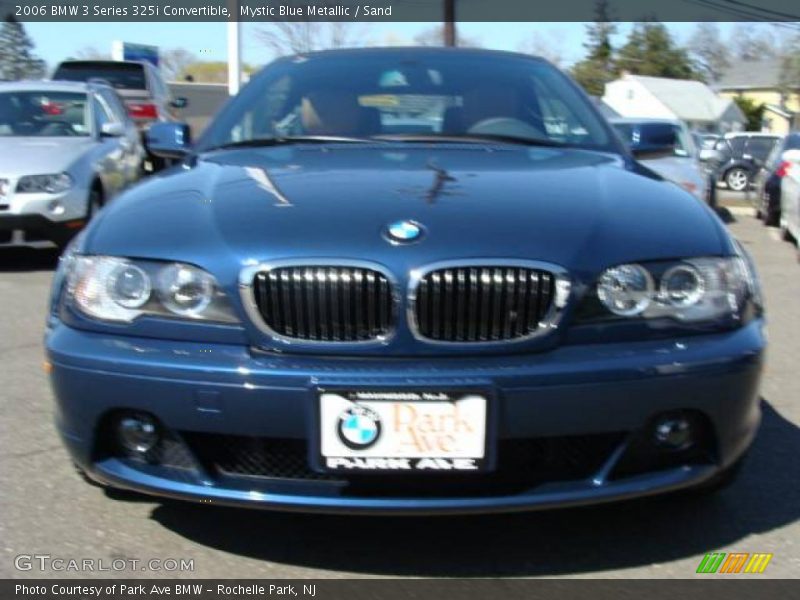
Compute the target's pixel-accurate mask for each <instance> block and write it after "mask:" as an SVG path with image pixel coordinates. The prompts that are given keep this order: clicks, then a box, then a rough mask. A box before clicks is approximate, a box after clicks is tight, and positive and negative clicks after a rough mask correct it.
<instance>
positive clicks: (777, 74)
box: [714, 58, 800, 135]
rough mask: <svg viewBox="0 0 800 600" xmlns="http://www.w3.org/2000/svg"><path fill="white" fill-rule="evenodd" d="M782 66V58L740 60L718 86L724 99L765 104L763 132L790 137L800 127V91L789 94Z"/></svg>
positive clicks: (732, 66)
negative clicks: (789, 134) (783, 82)
mask: <svg viewBox="0 0 800 600" xmlns="http://www.w3.org/2000/svg"><path fill="white" fill-rule="evenodd" d="M782 63H783V61H782V59H780V58H770V59H764V60H759V61H739V62H737V63H736V64H734V65H731V67H730V68H729V69H727V70H726V71H725V73H723V74H722V76H721V77H720V79H719V81H718V82H717V83H716V84H715V85H714V87H715V88H716V89H717V91H718V92H719V95H720V96H723V97H726V98H736V97H741V98H747V99H749V100H751V101H752V102H754V103H755V104H756V105H758V104H763V105H764V117H763V120H762V130H763V131H768V132H770V133H778V134H782V135H783V134H786V133H788V132H789V131H790V130H791V129H797V128H800V90H795V91H794V92H788V91H786V90H785V89H784V87H783V86H782V85H781V79H782V77H781V76H782V72H783V64H782Z"/></svg>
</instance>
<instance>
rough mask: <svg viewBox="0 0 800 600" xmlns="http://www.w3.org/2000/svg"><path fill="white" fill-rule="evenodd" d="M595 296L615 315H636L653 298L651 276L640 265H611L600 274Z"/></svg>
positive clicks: (643, 309) (641, 311)
mask: <svg viewBox="0 0 800 600" xmlns="http://www.w3.org/2000/svg"><path fill="white" fill-rule="evenodd" d="M597 296H598V297H599V298H600V301H601V302H602V303H603V304H604V305H605V306H606V308H607V309H608V310H610V311H611V312H612V313H614V314H615V315H619V316H621V317H630V316H633V315H638V314H641V313H643V312H644V311H645V309H646V308H647V307H648V306H649V305H650V302H651V301H652V299H653V278H652V277H651V276H650V273H649V272H648V271H647V269H645V268H644V267H642V266H640V265H620V266H619V267H613V268H611V269H608V270H607V271H606V272H605V273H603V274H602V275H601V276H600V280H599V281H598V282H597Z"/></svg>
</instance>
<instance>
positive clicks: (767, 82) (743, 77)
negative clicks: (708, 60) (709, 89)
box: [714, 58, 782, 90]
mask: <svg viewBox="0 0 800 600" xmlns="http://www.w3.org/2000/svg"><path fill="white" fill-rule="evenodd" d="M781 70H782V61H781V59H780V58H765V59H764V60H758V61H736V62H735V63H734V64H732V65H731V66H730V67H729V68H728V69H726V70H725V72H724V73H723V74H722V76H721V77H720V78H719V81H717V82H716V83H715V84H714V87H715V88H716V89H718V90H746V89H763V88H767V89H769V88H777V87H778V86H779V85H780V81H781Z"/></svg>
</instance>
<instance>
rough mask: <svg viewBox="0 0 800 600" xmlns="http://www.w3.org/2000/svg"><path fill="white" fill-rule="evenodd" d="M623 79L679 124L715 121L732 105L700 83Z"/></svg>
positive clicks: (636, 77)
mask: <svg viewBox="0 0 800 600" xmlns="http://www.w3.org/2000/svg"><path fill="white" fill-rule="evenodd" d="M625 77H626V78H627V79H630V80H633V81H636V82H638V83H640V84H641V85H642V86H644V87H645V88H647V90H648V91H649V92H650V93H651V94H653V95H654V96H655V97H656V98H658V99H659V100H660V101H661V102H662V103H663V104H664V106H666V107H667V108H668V109H669V110H670V111H671V112H672V113H673V114H674V115H675V116H676V117H677V118H678V119H681V120H682V121H706V122H711V121H716V120H718V119H719V118H720V117H721V116H722V115H723V114H724V113H725V112H726V111H727V110H728V109H729V107H730V105H731V102H732V100H730V99H728V98H721V97H720V96H718V95H717V94H716V93H715V92H714V91H713V90H712V89H711V88H710V87H708V86H707V85H706V84H705V83H703V82H702V81H692V80H690V79H667V78H664V77H645V76H643V75H626V76H625Z"/></svg>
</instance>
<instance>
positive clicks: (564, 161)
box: [90, 144, 729, 273]
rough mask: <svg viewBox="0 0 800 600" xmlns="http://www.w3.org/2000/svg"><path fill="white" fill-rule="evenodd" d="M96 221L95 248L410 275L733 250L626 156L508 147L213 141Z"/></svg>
mask: <svg viewBox="0 0 800 600" xmlns="http://www.w3.org/2000/svg"><path fill="white" fill-rule="evenodd" d="M404 219H410V220H414V221H417V222H419V223H420V224H422V226H423V228H424V230H425V234H424V236H423V237H422V238H421V239H420V241H418V242H417V243H412V244H408V245H391V244H389V243H387V241H386V239H385V238H384V236H383V232H384V229H385V227H386V225H387V224H389V223H392V222H394V221H397V220H404ZM99 225H102V226H98V227H93V228H92V230H91V236H90V239H91V250H92V251H93V252H97V253H109V254H121V255H129V256H131V255H133V256H143V257H145V256H151V257H155V258H169V259H176V260H186V261H188V262H198V261H208V262H207V263H206V264H207V265H208V264H212V265H213V264H219V266H220V268H223V267H225V266H227V265H233V266H235V268H236V269H239V268H241V266H242V265H243V264H245V263H246V262H252V261H264V260H275V259H283V258H298V257H332V258H348V259H370V260H374V261H376V262H379V263H382V264H384V265H386V266H388V267H389V268H391V269H393V270H395V269H396V270H398V271H402V272H405V271H407V269H409V268H414V267H417V266H420V265H423V264H428V263H431V262H434V261H439V260H449V259H459V258H476V257H480V258H493V257H505V258H526V259H536V260H542V261H547V262H551V263H555V264H558V265H561V266H563V267H566V268H567V269H569V270H571V271H584V272H592V273H594V272H596V271H597V270H598V269H602V268H604V267H606V266H608V265H613V264H616V263H619V262H625V261H632V260H649V259H659V258H674V257H679V256H699V255H717V254H720V253H725V252H728V251H729V248H728V247H727V246H726V245H725V238H724V234H723V233H721V227H720V226H719V223H718V221H717V220H716V219H715V218H714V217H713V215H712V214H711V213H710V211H709V210H708V209H707V208H706V207H705V206H704V205H702V204H701V203H699V202H697V200H695V199H693V198H692V197H691V196H689V195H688V194H685V193H683V192H682V191H680V190H677V189H675V187H674V186H673V185H672V184H670V183H668V182H664V181H660V180H655V179H651V178H648V177H645V176H642V175H638V174H635V173H632V172H630V171H628V170H626V169H625V164H624V162H623V159H622V158H621V157H619V156H616V155H610V154H601V153H595V152H588V151H580V150H562V149H553V148H522V147H516V146H505V145H498V146H486V147H483V146H472V145H464V144H453V145H447V146H445V145H441V144H436V145H404V144H391V145H382V144H372V145H362V144H349V145H335V146H300V145H295V146H284V147H277V148H261V149H252V148H249V149H242V150H229V151H225V152H215V153H210V154H207V155H205V156H204V157H202V158H200V159H199V160H198V161H197V162H196V164H195V165H194V166H193V167H192V168H179V169H175V170H173V171H171V172H168V173H165V174H163V175H161V176H159V177H156V178H154V179H153V180H151V181H150V182H147V183H145V184H143V185H141V186H139V187H137V188H136V189H135V190H134V191H133V192H131V193H129V194H126V195H125V196H124V197H122V198H121V199H120V200H118V201H115V202H114V203H113V204H111V205H110V206H109V207H108V209H107V210H105V211H104V213H103V216H102V219H100V223H99ZM223 256H224V258H221V257H223ZM220 261H223V262H220Z"/></svg>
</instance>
